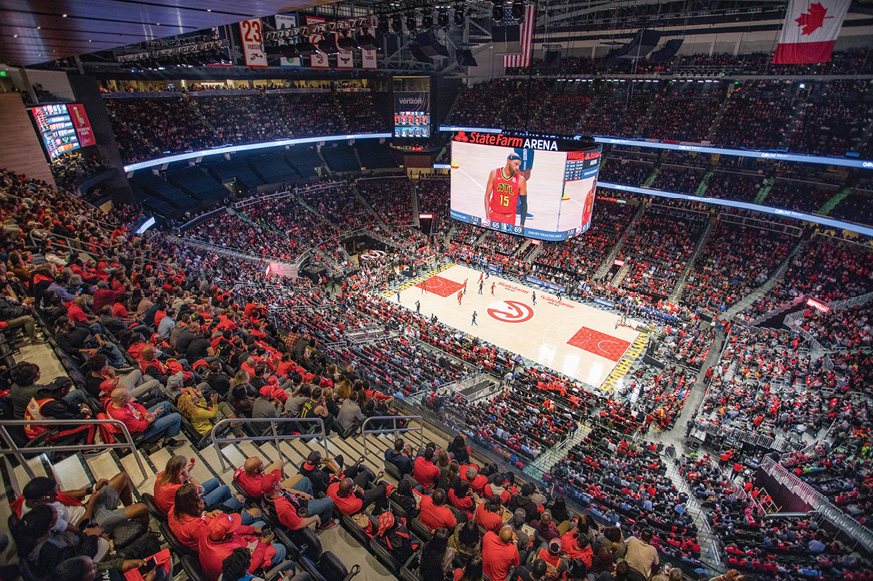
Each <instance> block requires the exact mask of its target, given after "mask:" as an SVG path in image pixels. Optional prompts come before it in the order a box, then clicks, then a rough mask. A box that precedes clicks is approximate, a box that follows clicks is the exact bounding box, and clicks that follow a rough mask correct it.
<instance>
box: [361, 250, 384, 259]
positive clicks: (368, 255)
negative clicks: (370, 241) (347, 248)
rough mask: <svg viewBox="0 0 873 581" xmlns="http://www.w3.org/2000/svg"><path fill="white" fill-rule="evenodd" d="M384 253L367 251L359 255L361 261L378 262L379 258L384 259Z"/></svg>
mask: <svg viewBox="0 0 873 581" xmlns="http://www.w3.org/2000/svg"><path fill="white" fill-rule="evenodd" d="M385 256H386V252H385V251H384V250H369V251H367V252H365V253H364V254H362V255H361V260H379V259H381V258H385Z"/></svg>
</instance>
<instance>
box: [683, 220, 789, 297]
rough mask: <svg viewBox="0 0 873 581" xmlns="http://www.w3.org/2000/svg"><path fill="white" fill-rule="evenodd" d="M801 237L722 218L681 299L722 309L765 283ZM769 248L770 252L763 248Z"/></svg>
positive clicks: (695, 263)
mask: <svg viewBox="0 0 873 581" xmlns="http://www.w3.org/2000/svg"><path fill="white" fill-rule="evenodd" d="M797 243H798V240H797V239H796V238H794V237H793V236H789V235H787V234H782V233H779V232H776V231H772V230H761V229H758V228H751V227H748V226H740V225H739V224H732V223H730V222H723V221H720V222H718V224H717V225H716V226H715V230H714V231H713V232H712V234H711V235H710V237H709V239H708V240H707V242H706V245H705V246H704V247H703V249H702V250H701V251H700V254H699V255H698V256H697V259H696V260H695V261H694V266H693V268H692V270H691V272H690V273H689V275H688V279H687V281H686V288H685V289H684V291H683V293H682V297H681V300H682V302H684V303H685V304H687V305H689V306H693V307H695V308H701V309H711V310H713V311H715V312H718V311H723V310H725V309H726V308H727V307H729V306H730V305H732V304H734V303H736V302H737V301H739V300H740V299H742V298H743V297H745V296H747V295H748V294H749V293H750V292H751V291H752V289H754V288H757V287H759V286H761V285H762V284H764V283H765V282H766V281H767V280H768V279H769V278H770V277H771V276H772V275H773V272H774V271H775V270H776V268H778V266H779V265H780V264H781V263H782V261H783V260H785V258H786V257H787V256H788V253H789V252H790V251H791V249H792V248H793V246H794V245H795V244H797ZM761 248H767V249H768V251H767V252H760V251H759V250H760V249H761Z"/></svg>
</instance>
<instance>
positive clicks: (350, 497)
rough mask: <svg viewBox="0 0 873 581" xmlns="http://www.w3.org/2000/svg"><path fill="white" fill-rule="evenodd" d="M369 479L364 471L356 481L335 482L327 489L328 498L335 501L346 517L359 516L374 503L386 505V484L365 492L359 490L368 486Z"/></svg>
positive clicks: (344, 479)
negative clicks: (358, 514)
mask: <svg viewBox="0 0 873 581" xmlns="http://www.w3.org/2000/svg"><path fill="white" fill-rule="evenodd" d="M362 475H363V476H364V477H362ZM369 477H370V474H369V473H368V472H366V471H362V472H361V473H360V474H359V475H358V476H357V477H356V478H355V480H352V479H351V478H343V479H342V480H337V481H334V482H333V483H332V484H331V485H330V486H328V487H327V496H328V497H329V498H330V499H331V500H333V503H334V504H335V505H336V507H337V509H339V511H340V512H341V513H342V514H344V515H346V516H351V515H353V514H357V513H359V512H361V511H362V510H364V509H366V508H367V507H368V506H370V505H371V504H373V503H374V502H378V503H381V504H384V502H385V499H386V496H385V491H386V486H385V485H384V484H380V485H378V486H374V487H372V488H369V489H367V490H364V491H363V492H362V491H361V490H359V489H358V487H359V486H360V487H361V488H363V487H364V486H366V482H368V481H369Z"/></svg>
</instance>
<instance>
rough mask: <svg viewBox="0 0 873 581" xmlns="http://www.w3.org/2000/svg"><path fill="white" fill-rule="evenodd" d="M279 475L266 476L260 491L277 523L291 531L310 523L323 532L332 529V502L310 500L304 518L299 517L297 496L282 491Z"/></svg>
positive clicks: (333, 522) (333, 521)
mask: <svg viewBox="0 0 873 581" xmlns="http://www.w3.org/2000/svg"><path fill="white" fill-rule="evenodd" d="M279 478H280V477H279V475H278V474H276V473H275V472H273V473H271V474H267V475H266V476H264V479H263V480H262V481H261V490H263V492H264V499H265V501H266V502H268V503H272V504H273V507H274V508H275V510H276V515H277V516H278V518H279V522H281V523H282V524H283V525H285V526H286V527H288V528H289V529H291V530H292V531H297V530H300V529H302V528H304V527H308V526H309V525H311V524H312V523H315V524H316V526H317V527H318V528H319V529H320V530H323V531H326V530H327V529H329V528H332V527H333V526H334V525H335V524H336V521H335V520H333V506H334V505H333V501H332V500H331V499H329V498H320V499H315V498H310V499H309V502H308V503H307V505H306V516H301V515H300V514H299V513H300V510H299V509H300V504H299V502H298V501H297V495H295V494H291V493H290V492H288V491H287V490H282V487H281V486H280V484H279Z"/></svg>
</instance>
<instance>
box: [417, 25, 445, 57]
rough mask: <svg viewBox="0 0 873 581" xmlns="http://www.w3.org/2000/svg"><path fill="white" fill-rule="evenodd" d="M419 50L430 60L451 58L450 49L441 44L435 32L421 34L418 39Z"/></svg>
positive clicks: (429, 31)
mask: <svg viewBox="0 0 873 581" xmlns="http://www.w3.org/2000/svg"><path fill="white" fill-rule="evenodd" d="M416 42H417V43H418V48H420V49H421V51H422V52H423V53H424V54H426V55H427V56H428V57H429V58H439V57H447V56H449V49H447V48H446V46H445V45H443V44H440V42H439V41H438V40H437V38H436V35H435V34H434V32H433V30H427V31H425V32H420V33H419V34H418V36H417V37H416Z"/></svg>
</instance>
